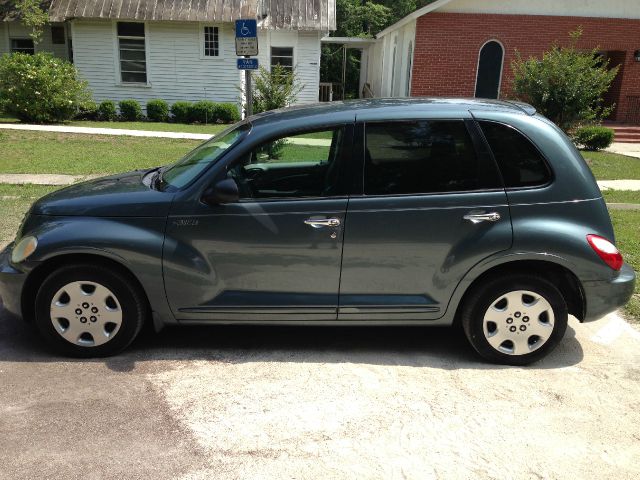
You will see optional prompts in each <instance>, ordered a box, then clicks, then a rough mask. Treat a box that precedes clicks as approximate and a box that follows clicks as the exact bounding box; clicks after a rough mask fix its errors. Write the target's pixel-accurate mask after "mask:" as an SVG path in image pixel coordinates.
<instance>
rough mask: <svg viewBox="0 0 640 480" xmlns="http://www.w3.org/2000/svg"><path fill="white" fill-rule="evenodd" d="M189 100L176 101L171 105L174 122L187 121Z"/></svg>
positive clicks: (189, 106)
mask: <svg viewBox="0 0 640 480" xmlns="http://www.w3.org/2000/svg"><path fill="white" fill-rule="evenodd" d="M190 109H191V102H176V103H174V104H173V105H171V115H172V116H173V121H174V122H176V123H189V110H190Z"/></svg>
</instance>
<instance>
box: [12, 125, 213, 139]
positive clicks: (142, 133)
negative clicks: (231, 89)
mask: <svg viewBox="0 0 640 480" xmlns="http://www.w3.org/2000/svg"><path fill="white" fill-rule="evenodd" d="M0 128H4V129H7V130H28V131H35V132H58V133H84V134H89V135H115V136H120V135H126V136H131V137H155V138H186V139H191V140H208V139H210V138H211V137H212V135H209V134H207V133H186V132H157V131H153V130H125V129H123V128H93V127H72V126H66V125H28V124H22V123H0Z"/></svg>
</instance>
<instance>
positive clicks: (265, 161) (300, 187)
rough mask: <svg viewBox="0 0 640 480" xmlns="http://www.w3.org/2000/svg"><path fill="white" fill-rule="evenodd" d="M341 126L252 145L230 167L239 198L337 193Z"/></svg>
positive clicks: (298, 196)
mask: <svg viewBox="0 0 640 480" xmlns="http://www.w3.org/2000/svg"><path fill="white" fill-rule="evenodd" d="M343 132H344V130H343V129H342V128H336V129H332V130H325V131H320V132H312V133H305V134H299V135H291V136H287V137H281V138H278V139H275V140H271V141H269V142H267V143H265V144H263V145H261V146H260V147H258V148H256V149H254V150H253V151H252V152H251V153H250V154H248V155H247V156H246V157H245V158H244V159H242V161H240V162H238V163H236V164H235V165H232V166H231V168H229V176H230V177H231V178H233V179H234V180H235V181H236V183H237V184H238V189H239V190H240V198H242V199H245V200H251V199H265V198H304V197H326V196H331V195H335V194H337V188H338V182H339V177H340V175H339V155H340V151H341V148H342V142H343V137H344V134H343Z"/></svg>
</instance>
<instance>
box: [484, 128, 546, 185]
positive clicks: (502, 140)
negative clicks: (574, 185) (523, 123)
mask: <svg viewBox="0 0 640 480" xmlns="http://www.w3.org/2000/svg"><path fill="white" fill-rule="evenodd" d="M479 123H480V127H481V128H482V131H483V132H484V136H485V137H486V139H487V141H488V142H489V146H490V147H491V150H492V151H493V155H494V157H495V159H496V161H497V162H498V166H499V167H500V171H501V172H502V177H503V179H504V184H505V187H507V188H517V187H533V186H537V185H544V184H545V183H548V182H549V180H551V172H550V171H549V168H548V167H547V164H546V162H545V161H544V158H543V157H542V155H541V154H540V152H539V151H538V149H537V148H536V147H535V146H534V145H533V144H532V143H531V142H530V141H529V140H528V139H527V138H526V137H525V136H524V135H522V134H521V133H520V132H518V131H517V130H516V129H515V128H512V127H509V126H507V125H503V124H501V123H495V122H479Z"/></svg>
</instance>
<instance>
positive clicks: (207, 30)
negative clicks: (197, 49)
mask: <svg viewBox="0 0 640 480" xmlns="http://www.w3.org/2000/svg"><path fill="white" fill-rule="evenodd" d="M204 56H205V57H219V56H220V37H219V32H218V27H204Z"/></svg>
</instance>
